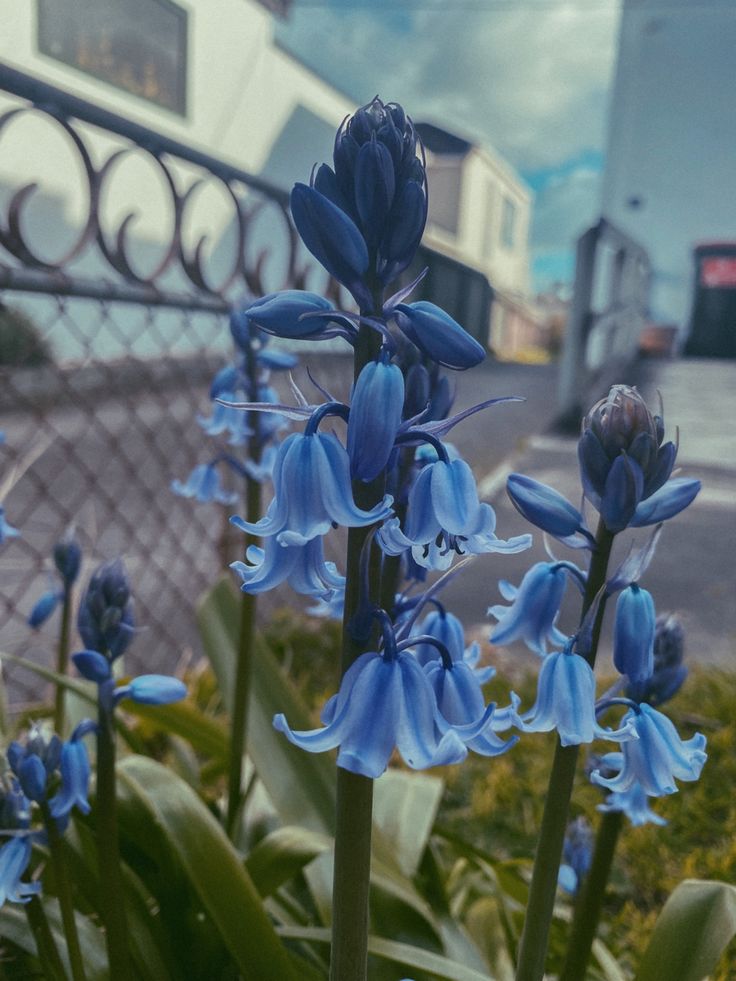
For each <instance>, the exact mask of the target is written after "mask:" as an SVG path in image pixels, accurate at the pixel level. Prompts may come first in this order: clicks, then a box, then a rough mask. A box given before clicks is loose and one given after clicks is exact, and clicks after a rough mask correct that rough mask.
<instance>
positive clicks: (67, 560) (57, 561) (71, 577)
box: [54, 534, 82, 587]
mask: <svg viewBox="0 0 736 981" xmlns="http://www.w3.org/2000/svg"><path fill="white" fill-rule="evenodd" d="M81 564H82V549H81V547H80V545H79V542H78V541H77V540H76V539H75V538H74V537H73V536H72V535H71V534H67V535H65V536H64V538H62V540H61V541H60V542H57V543H56V545H54V565H55V566H56V568H57V570H58V572H59V575H60V576H61V580H62V582H63V583H64V585H65V586H66V587H69V586H71V585H73V583H74V582H75V580H76V578H77V576H78V575H79V567H80V565H81Z"/></svg>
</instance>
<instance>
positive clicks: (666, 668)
mask: <svg viewBox="0 0 736 981" xmlns="http://www.w3.org/2000/svg"><path fill="white" fill-rule="evenodd" d="M684 653H685V634H684V631H683V629H682V624H681V623H680V621H679V620H678V619H677V617H676V616H675V615H674V614H672V613H664V614H662V615H661V616H658V617H657V620H656V623H655V628H654V669H653V671H652V673H651V675H650V676H649V677H648V678H645V679H643V680H642V681H640V682H637V683H634V682H631V681H630V682H629V684H628V686H627V688H626V695H627V697H628V698H631V699H633V700H634V701H635V702H646V703H647V704H648V705H652V706H653V707H655V708H656V707H657V706H659V705H663V704H664V703H665V702H667V701H669V699H670V698H672V697H673V696H674V695H676V694H677V692H678V691H679V690H680V688H681V687H682V684H683V682H684V681H685V679H686V678H687V674H688V669H687V666H686V665H685V664H684V663H683V657H684Z"/></svg>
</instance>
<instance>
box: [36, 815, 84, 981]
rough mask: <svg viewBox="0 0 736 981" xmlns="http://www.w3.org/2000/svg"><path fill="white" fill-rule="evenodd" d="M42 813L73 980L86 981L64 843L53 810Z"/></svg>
mask: <svg viewBox="0 0 736 981" xmlns="http://www.w3.org/2000/svg"><path fill="white" fill-rule="evenodd" d="M41 813H42V814H43V823H44V827H45V828H46V835H47V837H48V841H49V851H50V852H51V865H52V867H53V870H54V882H55V884H56V894H57V896H58V899H59V907H60V909H61V922H62V924H63V926H64V936H65V937H66V949H67V952H68V954H69V964H70V966H71V969H72V978H73V979H74V981H86V975H85V973H84V960H83V958H82V949H81V947H80V946H79V934H78V933H77V924H76V921H75V919H74V901H73V899H72V888H71V883H70V882H69V876H68V875H67V867H66V860H65V858H64V841H63V839H62V837H61V835H60V834H59V829H58V828H57V827H56V821H55V820H54V818H53V817H52V816H51V809H50V808H49V805H48V804H47V803H44V804H42V805H41Z"/></svg>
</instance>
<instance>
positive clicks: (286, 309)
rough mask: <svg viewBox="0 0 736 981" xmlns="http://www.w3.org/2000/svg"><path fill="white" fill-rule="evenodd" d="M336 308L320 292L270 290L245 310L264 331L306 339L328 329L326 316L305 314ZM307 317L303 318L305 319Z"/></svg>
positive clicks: (291, 337)
mask: <svg viewBox="0 0 736 981" xmlns="http://www.w3.org/2000/svg"><path fill="white" fill-rule="evenodd" d="M333 309H334V307H333V306H332V304H331V303H330V301H329V300H326V299H325V298H324V297H323V296H320V295H319V293H309V292H307V291H306V290H281V291H280V292H279V293H267V294H266V295H265V296H262V297H261V298H260V299H259V300H256V302H255V303H253V304H251V305H250V306H249V307H248V309H247V310H246V311H245V314H246V316H247V317H248V318H249V319H250V320H252V321H253V323H254V324H257V325H258V326H259V327H260V328H261V329H262V330H265V331H266V332H267V333H269V334H274V335H275V336H276V337H286V338H290V339H296V338H306V337H310V336H311V335H312V334H316V333H319V332H320V331H322V330H324V327H325V320H324V319H323V318H322V317H308V316H305V314H310V313H324V312H325V311H327V310H333ZM302 318H303V319H302Z"/></svg>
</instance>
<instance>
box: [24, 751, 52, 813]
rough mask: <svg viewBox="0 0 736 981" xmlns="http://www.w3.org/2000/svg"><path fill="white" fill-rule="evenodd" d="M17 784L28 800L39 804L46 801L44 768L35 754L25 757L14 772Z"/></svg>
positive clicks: (45, 774)
mask: <svg viewBox="0 0 736 981" xmlns="http://www.w3.org/2000/svg"><path fill="white" fill-rule="evenodd" d="M16 776H17V777H18V782H19V783H20V785H21V789H22V790H23V793H24V794H25V795H26V797H27V798H28V799H29V800H33V801H36V803H38V804H40V803H41V802H42V801H45V800H46V781H47V778H48V774H47V773H46V767H45V766H44V765H43V763H42V762H41V760H40V759H39V757H38V756H36V754H35V753H32V754H31V755H29V756H26V757H25V759H23V760H22V761H21V763H20V766H19V767H18V769H17V771H16Z"/></svg>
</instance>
